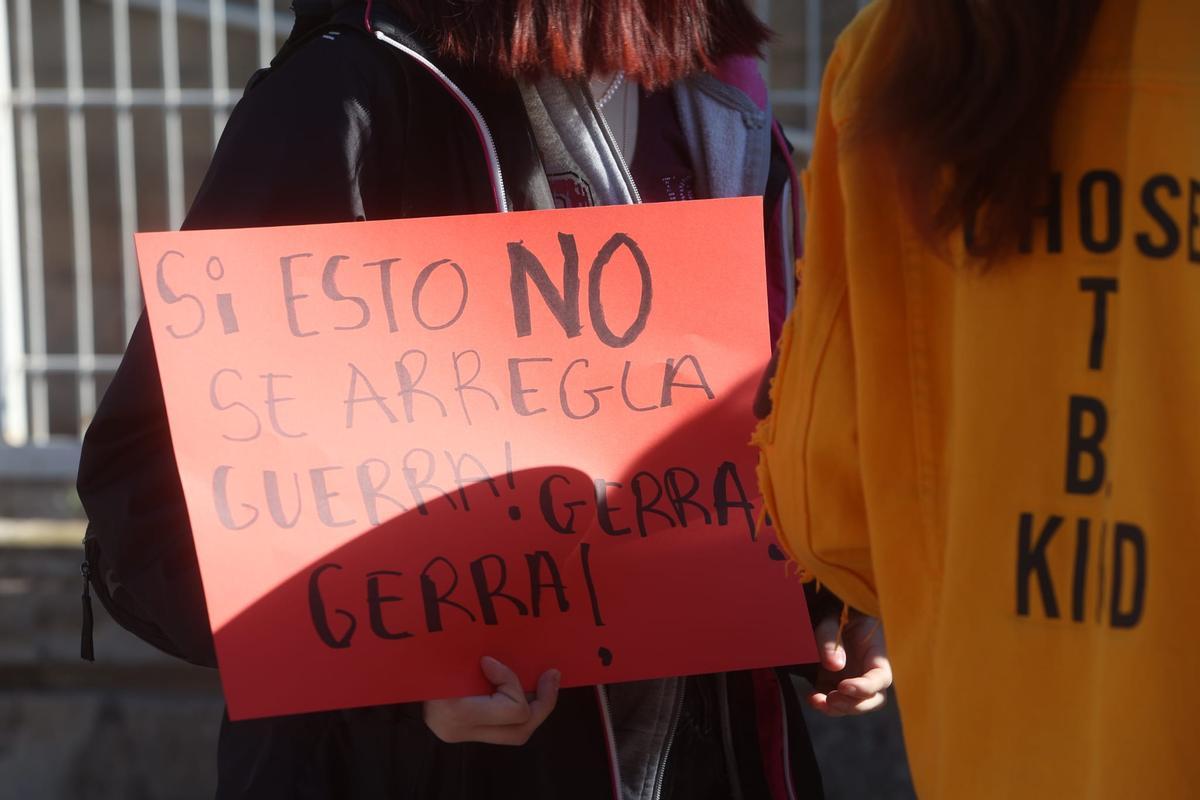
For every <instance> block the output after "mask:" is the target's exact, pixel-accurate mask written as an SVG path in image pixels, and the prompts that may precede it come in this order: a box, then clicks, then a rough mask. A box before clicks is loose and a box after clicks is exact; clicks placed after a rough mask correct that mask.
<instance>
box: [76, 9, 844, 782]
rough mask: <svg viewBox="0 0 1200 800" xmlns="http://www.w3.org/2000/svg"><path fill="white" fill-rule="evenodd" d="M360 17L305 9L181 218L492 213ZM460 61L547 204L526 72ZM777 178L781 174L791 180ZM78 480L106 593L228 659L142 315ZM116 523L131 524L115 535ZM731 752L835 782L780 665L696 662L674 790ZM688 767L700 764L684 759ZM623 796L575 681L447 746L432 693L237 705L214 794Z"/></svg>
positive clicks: (752, 765)
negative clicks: (313, 707) (703, 672)
mask: <svg viewBox="0 0 1200 800" xmlns="http://www.w3.org/2000/svg"><path fill="white" fill-rule="evenodd" d="M375 5H376V7H377V8H376V9H375V11H374V12H373V18H372V27H373V29H374V30H382V31H384V32H385V33H387V34H388V35H389V36H391V37H392V38H395V39H398V40H400V41H403V42H405V43H407V44H409V45H410V46H411V47H413V48H414V49H416V50H420V45H419V44H418V43H417V42H415V41H414V40H413V38H412V36H411V35H410V34H409V33H408V32H407V31H406V30H405V28H404V26H403V25H402V24H401V22H400V21H399V20H398V19H395V18H392V17H391V16H390V15H389V14H388V12H387V10H386V5H385V4H383V3H376V4H375ZM362 19H363V8H362V7H361V6H350V7H347V8H345V9H343V11H342V12H340V13H338V14H337V15H336V18H335V20H334V22H333V24H330V22H329V20H328V19H327V18H326V17H324V16H315V17H313V18H311V19H306V18H305V17H303V16H301V18H300V19H299V20H298V23H297V27H296V30H295V31H294V32H293V36H292V38H291V39H290V40H289V44H288V45H287V46H285V49H284V51H282V52H283V53H284V54H285V55H286V58H281V59H277V63H276V66H275V67H274V68H273V69H271V70H266V71H262V72H260V73H257V74H256V75H255V76H254V77H253V78H252V79H251V82H250V85H249V87H248V90H247V94H246V97H245V98H244V99H243V100H242V101H241V102H240V103H239V104H238V106H237V108H236V109H235V110H234V112H233V114H232V115H231V117H230V119H229V123H228V125H227V127H226V129H225V132H224V134H223V135H222V137H221V142H220V144H219V145H218V147H217V150H216V153H215V154H214V156H213V160H212V163H211V166H210V167H209V171H208V173H207V175H206V177H205V179H204V182H203V184H202V186H201V187H200V190H199V192H198V194H197V196H196V199H195V201H194V203H193V205H192V208H191V210H190V212H189V214H188V216H187V220H186V222H185V224H184V227H185V228H187V229H206V228H231V227H252V226H270V225H288V224H307V223H323V222H344V221H349V220H361V219H391V218H399V217H422V216H433V215H447V214H470V213H479V212H488V211H495V210H496V198H495V195H494V187H493V182H492V181H491V180H489V179H488V175H489V164H488V159H487V153H486V148H485V147H483V146H481V139H480V133H479V131H478V130H477V128H476V126H475V125H474V124H473V122H472V118H471V115H470V112H469V111H468V110H467V109H466V108H465V107H464V105H463V103H462V102H461V100H460V99H458V98H456V97H455V96H454V95H453V93H451V92H449V91H447V88H446V86H445V84H444V82H443V81H442V80H441V78H439V77H438V76H437V75H435V74H433V73H431V71H430V70H429V69H428V68H427V67H425V66H423V65H421V64H420V63H419V62H418V61H417V60H414V59H412V58H408V57H405V56H403V55H401V54H399V53H398V52H397V51H395V50H394V49H392V48H389V47H387V46H384V45H383V44H381V43H379V42H377V41H374V40H373V39H372V38H371V36H370V34H369V33H368V32H367V31H366V29H365V27H364V24H363V22H362ZM449 72H450V74H449V77H450V79H451V80H453V81H454V82H455V83H456V84H457V85H459V86H461V87H462V88H463V90H464V91H465V92H466V94H467V95H469V96H470V97H471V99H472V100H473V101H474V103H475V104H476V105H477V106H478V107H479V110H480V111H481V112H482V114H483V116H484V117H485V118H486V120H487V122H488V126H489V127H490V129H491V131H493V132H494V135H495V137H496V139H495V146H496V150H497V151H498V153H499V161H500V164H501V165H502V167H503V173H504V177H505V180H506V192H507V197H508V199H509V201H510V202H511V205H512V206H513V207H514V208H518V209H519V208H534V207H539V206H541V207H544V206H545V204H546V196H545V189H544V179H543V178H542V177H541V176H542V172H541V167H540V162H539V160H538V155H537V151H536V148H535V147H534V145H533V142H532V138H531V136H530V133H529V131H528V126H527V122H526V118H525V112H524V108H523V106H522V104H521V101H520V97H519V93H518V91H517V89H516V87H515V85H512V84H511V83H502V84H501V83H497V84H491V85H481V84H480V83H479V82H478V78H477V77H476V76H473V75H464V74H458V75H455V74H453V72H452V71H449ZM772 183H773V185H774V186H775V187H776V190H778V189H779V186H780V181H778V180H774V181H773V182H772ZM769 191H770V189H769ZM79 492H80V496H81V498H82V500H83V503H84V506H85V509H86V510H87V513H88V516H89V518H90V520H91V523H90V526H89V545H88V560H89V562H90V563H95V562H98V561H100V560H101V559H100V558H99V556H100V551H99V549H98V548H99V542H101V541H104V542H105V546H106V547H108V548H109V549H110V550H111V548H112V547H114V546H116V547H118V548H123V549H124V550H125V552H121V553H117V554H115V555H116V556H118V557H119V558H120V559H121V564H122V568H123V570H125V571H126V574H125V575H124V576H123V579H122V580H123V582H122V585H116V583H115V582H111V581H110V582H106V580H105V576H104V574H103V571H102V570H96V569H93V573H94V574H93V579H92V580H93V584H94V585H95V586H96V589H97V591H98V593H99V595H100V598H101V600H103V601H104V602H105V604H106V605H107V606H109V608H110V610H114V612H119V611H121V609H122V608H124V609H125V610H126V611H128V610H129V609H131V608H132V609H133V611H134V615H135V616H136V617H137V618H138V620H139V622H138V625H141V626H142V627H141V628H139V629H137V630H136V632H138V633H139V634H140V635H143V637H144V638H148V639H149V640H150V641H153V642H156V643H159V644H160V646H162V647H164V649H167V650H168V651H170V652H173V653H175V654H177V655H180V656H182V657H185V658H187V659H189V660H191V661H193V662H196V663H201V664H208V665H212V664H214V663H215V659H214V657H213V654H212V643H211V636H210V634H209V631H208V627H207V619H206V617H205V616H204V614H203V612H202V609H203V608H204V605H203V594H202V590H201V587H200V585H199V581H198V576H199V572H198V569H197V568H196V560H195V552H194V549H193V548H192V545H191V537H190V536H186V535H183V536H163V535H160V534H161V532H162V531H172V532H178V531H183V532H186V531H188V530H189V527H188V520H187V515H186V509H185V505H184V502H183V497H182V490H181V487H180V483H179V477H178V472H177V468H176V465H175V460H174V455H173V452H172V448H171V443H170V438H169V432H168V428H167V422H166V416H165V409H164V405H163V396H162V390H161V387H160V383H159V376H158V371H157V367H156V364H155V359H154V354H153V350H152V346H151V342H150V335H149V330H148V328H147V325H146V320H145V318H144V316H143V318H142V320H140V321H139V323H138V325H137V327H136V329H135V331H134V334H133V338H132V340H131V342H130V344H129V348H128V350H127V353H126V355H125V358H124V360H123V361H122V363H121V366H120V369H119V370H118V372H117V373H116V376H115V377H114V379H113V382H112V385H111V386H110V388H109V390H108V392H107V393H106V394H105V397H104V399H103V401H102V403H101V404H100V408H99V410H98V411H97V414H96V416H95V419H94V420H93V422H92V425H91V427H90V428H89V430H88V432H87V435H86V438H85V442H84V450H83V458H82V462H81V466H80V474H79ZM113 531H115V532H116V533H117V534H119V535H116V536H113V535H109V536H107V537H106V536H104V535H103V534H104V533H105V532H109V533H110V534H111V533H112V532H113ZM114 543H115V545H114ZM113 555H114V554H112V553H111V552H110V557H112V556H113ZM130 564H132V565H134V566H133V567H130ZM97 573H99V574H97ZM130 575H131V576H132V577H129V576H130ZM146 597H154V598H160V600H158V601H156V602H153V603H147V602H145V600H144V598H146ZM197 609H200V610H201V611H199V612H197ZM114 615H117V614H116V613H114ZM126 616H128V614H126ZM141 620H144V622H141ZM131 627H132V626H131ZM723 733H724V735H723ZM730 749H732V751H733V754H734V759H733V762H732V763H734V764H735V765H736V767H735V771H736V780H737V782H738V784H739V785H740V786H741V796H742V797H744V798H745V799H746V800H760V799H763V800H765V799H766V798H773V797H778V796H780V794H779V792H780V790H782V788H783V787H784V785H785V784H786V783H788V782H789V781H790V782H791V783H793V784H794V785H795V786H796V787H797V791H796V796H797V797H819V796H820V795H821V788H820V778H819V775H818V773H817V770H816V764H815V761H814V759H813V755H812V750H811V746H810V744H809V741H808V735H807V732H806V730H805V728H804V725H803V721H802V719H801V716H800V713H799V709H798V706H797V702H796V699H795V696H794V692H793V691H792V689H791V685H790V679H788V678H786V677H785V678H784V679H783V680H778V679H777V678H776V674H775V673H774V672H771V671H756V672H753V673H751V672H742V673H731V674H729V675H727V676H703V677H695V678H689V679H688V681H687V690H686V693H685V703H684V707H683V710H682V713H681V716H680V722H679V725H678V728H677V734H676V738H675V742H674V745H673V747H672V756H671V758H672V759H673V760H672V761H671V762H669V764H668V771H667V779H666V783H665V785H664V787H663V794H662V796H663V797H664V798H688V799H689V800H704V798H717V797H721V798H724V797H730V796H731V790H730V788H729V787H730V781H731V780H732V779H733V778H732V776H731V775H730V774H729V772H730V770H729V767H728V764H729V759H727V758H726V753H727V752H728V751H729V750H730ZM785 753H786V757H785ZM681 764H686V765H687V767H686V769H676V768H672V765H681ZM785 767H786V768H787V769H786V770H785ZM785 771H787V772H789V773H790V774H786V775H785V774H784V772H785ZM772 784H773V785H774V786H775V787H776V790H775V791H772V789H771V788H770V786H771V785H772ZM613 796H614V794H613V788H612V773H611V770H610V745H609V741H608V734H607V731H606V726H605V723H604V715H603V713H602V710H601V706H600V700H599V698H598V693H597V691H596V690H595V689H594V688H578V689H567V690H564V691H563V692H562V693H561V695H560V699H559V703H558V707H557V708H556V710H555V711H554V713H553V714H552V715H551V716H550V718H549V719H548V720H547V721H546V722H545V723H544V724H543V725H542V726H541V728H540V729H539V730H538V731H537V732H536V733H535V734H534V736H533V738H532V739H531V741H530V742H529V743H528V744H527V745H526V746H524V747H520V748H506V747H493V746H488V745H478V744H460V745H449V744H444V743H442V742H440V741H439V740H438V739H437V738H436V737H435V736H434V735H433V734H432V733H431V732H430V731H429V730H428V728H426V726H425V725H424V723H423V722H422V721H421V719H420V707H419V705H410V706H389V707H377V708H367V709H351V710H345V711H335V712H325V713H317V714H304V715H296V716H292V717H284V718H272V719H261V720H251V721H246V722H237V723H231V722H229V721H228V720H226V721H225V723H224V724H223V726H222V730H221V737H220V743H219V789H218V798H220V800H232V799H233V798H247V799H249V798H254V799H255V800H260V799H262V798H310V797H311V798H339V799H340V798H352V799H353V800H359V799H361V800H384V798H387V799H388V800H395V799H397V798H470V800H488V799H489V798H510V797H511V798H526V799H527V800H533V799H535V798H575V799H578V800H587V799H588V798H593V797H594V798H606V799H607V798H612V797H613ZM782 796H784V797H786V796H787V794H786V793H785V794H783V795H782Z"/></svg>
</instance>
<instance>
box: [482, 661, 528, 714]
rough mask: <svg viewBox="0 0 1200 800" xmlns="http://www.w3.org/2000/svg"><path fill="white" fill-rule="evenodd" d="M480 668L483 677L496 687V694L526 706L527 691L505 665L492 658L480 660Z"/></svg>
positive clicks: (515, 674)
mask: <svg viewBox="0 0 1200 800" xmlns="http://www.w3.org/2000/svg"><path fill="white" fill-rule="evenodd" d="M479 666H480V667H482V669H483V676H484V677H485V678H487V679H488V680H489V681H491V682H492V685H494V686H495V687H496V694H502V695H504V696H505V697H508V698H509V699H511V700H512V701H513V702H515V703H518V704H520V705H525V690H523V689H522V688H521V679H520V678H518V677H517V673H515V672H513V671H512V670H511V669H509V668H508V667H507V666H505V665H504V664H502V663H500V662H499V661H497V660H496V659H494V658H492V657H491V656H484V657H483V658H482V659H480V662H479Z"/></svg>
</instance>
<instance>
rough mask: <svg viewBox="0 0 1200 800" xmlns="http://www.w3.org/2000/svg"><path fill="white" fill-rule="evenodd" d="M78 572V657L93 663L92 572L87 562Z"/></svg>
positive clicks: (94, 656)
mask: <svg viewBox="0 0 1200 800" xmlns="http://www.w3.org/2000/svg"><path fill="white" fill-rule="evenodd" d="M79 572H80V574H81V575H83V595H82V598H83V629H82V630H81V631H80V637H79V657H80V658H82V659H83V660H84V661H95V660H96V651H95V647H94V642H93V641H92V628H93V627H94V624H95V619H94V618H93V617H92V587H91V585H90V581H89V578H90V577H91V574H92V571H91V569H90V568H89V567H88V562H87V561H84V562H83V563H82V564H80V565H79Z"/></svg>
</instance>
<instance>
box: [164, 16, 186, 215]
mask: <svg viewBox="0 0 1200 800" xmlns="http://www.w3.org/2000/svg"><path fill="white" fill-rule="evenodd" d="M178 29H179V16H178V11H177V9H176V6H175V0H162V5H161V6H160V7H159V30H160V32H161V34H162V79H163V99H164V102H165V105H166V107H165V108H164V109H163V127H164V129H165V133H166V150H167V152H166V159H167V212H168V219H169V224H170V226H171V228H172V229H175V228H178V227H179V226H180V225H182V224H183V118H182V116H181V114H180V111H179V102H180V98H181V95H180V92H179V30H178Z"/></svg>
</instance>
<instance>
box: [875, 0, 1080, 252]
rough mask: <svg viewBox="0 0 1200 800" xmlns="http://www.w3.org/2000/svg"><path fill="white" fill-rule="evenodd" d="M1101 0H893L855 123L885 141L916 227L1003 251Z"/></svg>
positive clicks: (1027, 202) (1034, 181)
mask: <svg viewBox="0 0 1200 800" xmlns="http://www.w3.org/2000/svg"><path fill="white" fill-rule="evenodd" d="M1099 6H1100V0H892V1H891V3H890V6H889V8H888V9H887V11H886V14H887V16H886V18H885V19H884V20H882V23H883V25H884V28H883V29H882V30H883V31H884V32H885V35H886V37H887V40H886V41H887V42H888V44H887V46H888V47H889V48H890V52H889V57H888V58H887V59H884V60H883V62H881V63H882V68H883V69H884V70H886V72H885V74H884V75H883V76H882V78H881V80H878V81H876V82H875V86H876V87H877V88H876V91H875V92H874V94H873V95H872V96H870V97H867V98H864V100H863V103H862V106H861V114H860V117H859V122H858V123H857V124H858V131H859V133H860V134H865V135H867V136H869V137H872V138H877V139H879V140H882V141H883V142H884V143H885V144H886V146H888V147H889V148H890V150H891V152H892V160H893V162H894V163H895V164H896V168H897V170H898V171H899V176H900V183H901V187H902V189H903V191H904V193H905V196H906V199H907V201H908V207H909V209H910V213H911V214H912V217H913V220H914V222H915V224H916V226H917V228H918V230H919V231H920V232H921V233H922V234H923V235H925V236H926V238H927V239H928V240H929V241H930V242H931V243H934V244H936V243H937V242H942V241H945V237H946V235H948V234H950V233H952V232H953V231H954V230H956V229H957V228H958V227H959V226H960V225H968V226H969V227H970V229H971V232H972V235H971V247H972V251H973V252H974V253H976V254H977V255H980V256H984V257H985V258H989V259H991V258H994V257H997V256H1000V255H1003V254H1005V253H1007V252H1009V251H1011V250H1012V249H1013V248H1014V247H1016V245H1017V244H1018V243H1019V241H1020V240H1021V238H1022V237H1023V236H1024V235H1025V233H1026V231H1027V230H1028V227H1029V225H1030V222H1031V220H1032V213H1033V210H1034V209H1035V208H1036V207H1037V206H1038V205H1039V203H1040V201H1041V196H1042V194H1043V193H1044V192H1045V191H1046V188H1047V185H1048V182H1047V179H1048V175H1049V171H1050V156H1051V136H1052V133H1053V123H1054V115H1055V111H1056V110H1057V107H1058V100H1059V97H1060V96H1061V95H1062V91H1063V87H1064V86H1065V84H1066V82H1067V80H1068V79H1069V78H1070V76H1071V74H1072V72H1073V71H1074V68H1075V66H1076V63H1077V62H1078V60H1079V57H1080V55H1081V53H1082V52H1083V48H1084V45H1085V44H1086V43H1087V39H1088V33H1089V31H1090V30H1091V27H1092V23H1093V21H1094V19H1095V16H1096V13H1097V11H1098V9H1099Z"/></svg>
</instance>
